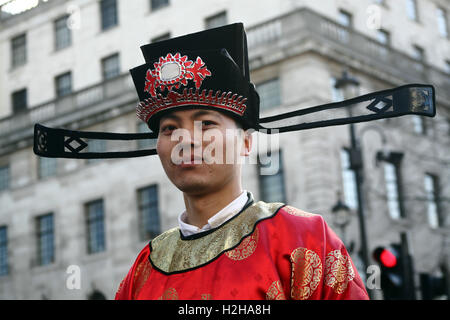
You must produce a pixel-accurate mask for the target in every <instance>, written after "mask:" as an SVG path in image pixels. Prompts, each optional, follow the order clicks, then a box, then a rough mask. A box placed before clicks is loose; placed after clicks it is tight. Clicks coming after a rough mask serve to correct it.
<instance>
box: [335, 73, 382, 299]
mask: <svg viewBox="0 0 450 320" xmlns="http://www.w3.org/2000/svg"><path fill="white" fill-rule="evenodd" d="M335 88H337V89H341V90H342V92H343V96H344V99H350V98H353V97H356V96H357V95H358V90H359V81H358V80H356V79H355V78H352V77H350V76H349V75H348V73H347V72H346V71H344V72H343V73H342V77H341V78H340V79H338V80H337V81H336V84H335ZM348 112H349V115H350V116H352V110H351V109H349V110H348ZM349 128H350V150H349V151H350V169H351V170H353V172H354V173H355V180H356V195H357V200H358V222H359V233H360V241H361V247H360V251H361V258H362V262H363V265H364V272H367V267H368V266H369V255H368V245H367V232H366V223H365V213H364V197H363V190H362V189H363V188H362V185H363V183H364V181H363V179H364V172H363V160H362V152H361V146H360V143H359V141H358V139H357V137H356V134H355V125H354V124H353V123H351V124H350V125H349ZM367 293H368V294H369V297H370V298H373V293H372V291H371V290H370V289H367Z"/></svg>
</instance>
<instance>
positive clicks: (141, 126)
mask: <svg viewBox="0 0 450 320" xmlns="http://www.w3.org/2000/svg"><path fill="white" fill-rule="evenodd" d="M137 131H138V133H150V132H152V130H150V128H149V127H148V125H147V124H146V123H145V122H143V121H139V123H138V124H137ZM154 140H155V139H139V140H138V141H137V144H138V149H150V148H156V144H155V143H156V141H154Z"/></svg>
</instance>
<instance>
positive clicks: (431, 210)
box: [424, 173, 443, 228]
mask: <svg viewBox="0 0 450 320" xmlns="http://www.w3.org/2000/svg"><path fill="white" fill-rule="evenodd" d="M424 184H425V193H426V201H427V216H428V224H429V225H430V227H432V228H438V227H441V226H442V225H443V221H442V220H443V219H442V215H441V212H440V210H439V209H440V208H439V179H438V177H436V176H434V175H432V174H428V173H427V174H425V180H424Z"/></svg>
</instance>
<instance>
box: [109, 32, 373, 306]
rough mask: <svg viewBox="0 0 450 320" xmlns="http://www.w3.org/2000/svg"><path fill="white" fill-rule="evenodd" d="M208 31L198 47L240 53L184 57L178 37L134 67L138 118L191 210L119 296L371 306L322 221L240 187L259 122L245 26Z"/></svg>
mask: <svg viewBox="0 0 450 320" xmlns="http://www.w3.org/2000/svg"><path fill="white" fill-rule="evenodd" d="M212 32H213V33H211V32H210V31H207V32H205V33H206V35H205V34H195V35H194V36H193V38H194V39H196V38H197V39H202V37H206V38H207V37H208V36H209V37H210V39H212V37H214V39H216V40H215V41H219V42H220V41H224V42H226V41H225V40H224V39H227V38H230V39H232V40H231V41H232V42H238V43H239V44H240V45H241V46H242V48H243V49H245V50H243V52H244V55H242V54H241V56H239V54H236V53H233V47H234V46H233V45H228V47H226V46H224V48H226V49H227V50H225V49H223V48H222V49H220V50H195V51H194V50H184V49H185V48H184V47H186V45H184V47H183V44H182V43H181V42H179V41H178V40H176V39H172V40H168V41H166V42H164V43H159V44H154V45H149V46H144V47H143V51H144V56H145V57H146V61H147V63H146V64H145V65H143V66H140V67H137V68H135V69H133V70H131V73H132V76H133V79H134V82H135V85H136V88H137V91H138V94H139V97H140V100H141V102H140V104H139V106H138V115H139V117H140V118H141V119H142V120H143V121H145V122H146V123H147V124H148V125H149V127H150V128H151V129H152V131H153V132H154V133H157V135H158V139H157V147H156V149H157V154H158V156H159V158H160V160H161V163H162V166H163V168H164V170H165V172H166V174H167V176H168V178H169V179H170V181H171V182H172V183H173V184H174V185H175V186H176V187H177V188H178V189H179V190H180V191H181V192H182V194H183V197H184V203H185V206H186V210H185V211H184V212H183V213H181V214H180V216H179V218H178V222H179V226H178V227H177V228H174V229H171V230H169V231H166V232H164V233H163V234H161V235H159V236H158V237H156V238H155V239H153V240H152V241H150V243H149V245H148V246H146V247H145V248H144V249H143V250H142V251H141V252H140V254H139V255H138V257H137V259H136V261H135V263H134V265H133V266H132V268H131V269H130V271H129V272H128V274H127V276H126V277H125V278H124V280H123V281H122V283H121V284H120V287H119V289H118V291H117V294H116V299H368V296H367V293H366V290H365V288H364V284H363V283H362V281H361V279H360V277H359V275H358V273H357V271H356V269H355V267H354V265H353V263H352V261H351V259H350V256H349V254H348V253H347V250H346V249H345V247H344V245H343V243H342V242H341V241H340V240H339V238H338V237H337V236H336V235H335V233H334V232H333V231H332V230H331V229H329V228H328V226H327V224H326V223H325V221H324V220H323V218H322V217H321V216H320V215H315V214H311V213H307V212H304V211H301V210H299V209H296V208H294V207H291V206H287V205H284V204H282V203H264V202H261V201H258V202H256V201H255V200H254V199H253V195H252V194H251V193H250V192H247V191H245V190H243V189H242V181H241V163H242V161H240V160H242V157H247V156H249V154H250V150H251V147H252V135H251V133H250V131H249V130H246V129H249V128H252V127H253V125H254V123H255V121H257V120H255V117H257V116H258V114H259V99H258V96H257V94H256V91H255V90H254V86H253V85H252V84H251V83H250V81H249V77H248V69H247V70H246V47H245V33H244V32H243V28H242V25H240V24H237V25H231V26H227V27H223V28H219V29H216V30H214V31H212ZM218 33H223V34H224V35H225V36H224V37H220V36H218ZM236 37H237V39H236ZM190 40H191V41H192V39H190ZM183 41H184V42H188V43H189V41H188V38H184V40H183ZM204 42H206V43H208V45H209V46H212V44H211V42H210V41H207V40H206V39H204ZM180 43H181V44H180ZM171 46H173V47H171ZM237 46H239V45H237ZM213 47H214V46H213ZM161 48H163V49H161ZM217 48H220V44H218V45H217ZM188 49H192V48H188ZM237 51H239V50H237ZM229 52H231V55H230V53H229ZM233 58H234V59H233ZM241 58H243V59H241ZM144 79H145V81H144ZM194 86H195V87H194ZM244 130H246V131H244ZM230 132H232V133H233V134H230ZM206 137H208V138H206ZM230 150H231V151H230ZM207 151H208V152H207ZM230 152H231V155H230ZM230 159H231V161H230Z"/></svg>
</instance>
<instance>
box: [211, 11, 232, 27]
mask: <svg viewBox="0 0 450 320" xmlns="http://www.w3.org/2000/svg"><path fill="white" fill-rule="evenodd" d="M227 23H228V18H227V12H226V11H223V12H220V13H218V14H216V15H214V16H211V17H208V18H206V19H205V27H206V29H212V28H218V27H221V26H224V25H226V24H227Z"/></svg>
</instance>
